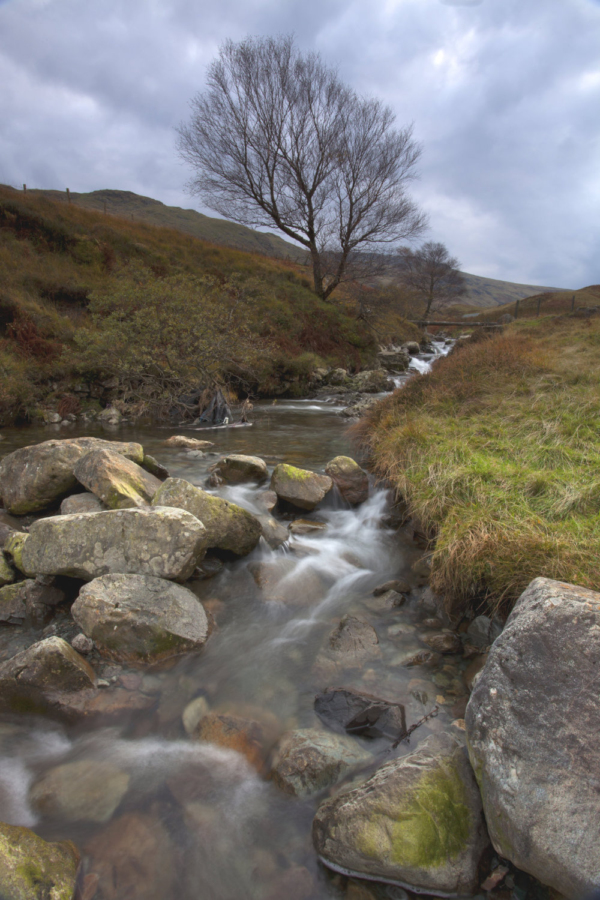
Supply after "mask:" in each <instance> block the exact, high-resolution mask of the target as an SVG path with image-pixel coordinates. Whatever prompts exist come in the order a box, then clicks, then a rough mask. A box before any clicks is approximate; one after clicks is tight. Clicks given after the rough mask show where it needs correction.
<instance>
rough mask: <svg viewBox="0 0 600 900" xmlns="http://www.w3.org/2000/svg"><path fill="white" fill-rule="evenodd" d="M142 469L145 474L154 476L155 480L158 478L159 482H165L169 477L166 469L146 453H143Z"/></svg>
mask: <svg viewBox="0 0 600 900" xmlns="http://www.w3.org/2000/svg"><path fill="white" fill-rule="evenodd" d="M142 468H144V469H145V470H146V472H150V474H151V475H154V476H155V477H156V478H158V480H159V481H166V480H167V478H170V477H171V476H170V474H169V470H168V469H167V467H166V466H163V464H162V463H160V462H159V461H158V460H157V459H155V458H154V457H153V456H150V454H148V453H144V459H143V460H142Z"/></svg>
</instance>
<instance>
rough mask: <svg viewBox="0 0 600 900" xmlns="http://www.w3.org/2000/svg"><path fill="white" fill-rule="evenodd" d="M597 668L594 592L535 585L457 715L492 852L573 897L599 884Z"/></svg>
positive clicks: (599, 626)
mask: <svg viewBox="0 0 600 900" xmlns="http://www.w3.org/2000/svg"><path fill="white" fill-rule="evenodd" d="M599 666H600V593H596V592H595V591H589V590H586V589H585V588H581V587H577V586H574V585H571V584H564V583H562V582H558V581H552V580H550V579H547V578H536V579H535V581H532V582H531V584H530V585H529V587H528V588H527V589H526V590H525V592H524V593H523V594H522V595H521V597H520V599H519V600H518V601H517V604H516V606H515V608H514V610H513V612H512V613H511V615H510V616H509V618H508V621H507V622H506V626H505V628H504V631H503V632H502V634H501V635H500V636H499V637H498V638H497V640H496V641H495V643H494V644H493V646H492V648H491V650H490V653H489V657H488V660H487V663H486V665H485V668H484V669H483V671H482V673H481V675H480V676H479V679H478V681H477V682H476V684H475V687H474V689H473V693H472V695H471V699H470V701H469V705H468V707H467V713H466V717H465V721H466V726H467V737H468V745H469V753H470V757H471V761H472V764H473V768H474V770H475V773H476V775H477V779H478V781H479V785H480V788H481V794H482V797H483V804H484V810H485V814H486V819H487V822H488V827H489V831H490V837H491V839H492V842H493V844H494V847H495V848H496V850H497V852H498V853H500V854H501V855H502V856H503V857H504V858H506V859H509V860H511V862H513V863H514V864H515V865H516V866H518V867H519V868H520V869H523V870H525V871H526V872H529V873H530V874H532V875H535V876H536V877H537V878H539V879H540V881H542V882H543V883H544V884H547V885H550V886H551V887H553V888H554V889H556V890H558V891H560V892H561V893H562V894H564V895H565V896H567V897H573V898H575V897H580V896H583V895H584V894H585V893H586V892H589V891H591V890H592V889H593V888H595V887H596V886H597V884H598V847H599V845H600V843H599V842H600V835H599V832H598V821H599V820H600V811H599V802H598V800H597V797H598V790H597V776H596V773H597V772H598V771H599V770H600V748H599V746H598V742H597V740H596V739H595V738H594V739H592V738H591V736H592V735H596V734H597V733H598V731H599V729H600V703H599V702H598V696H597V692H596V690H595V688H594V689H592V685H596V684H597V678H598V671H599V668H598V667H599Z"/></svg>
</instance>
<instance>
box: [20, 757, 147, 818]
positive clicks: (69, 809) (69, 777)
mask: <svg viewBox="0 0 600 900" xmlns="http://www.w3.org/2000/svg"><path fill="white" fill-rule="evenodd" d="M128 786H129V775H127V774H126V773H125V772H121V771H119V769H117V768H116V767H115V766H112V765H110V763H106V762H102V761H97V760H93V761H92V760H82V761H80V762H71V763H66V764H65V765H62V766H57V767H56V768H54V769H49V770H48V771H47V772H46V773H45V774H44V775H43V776H42V778H40V779H39V780H38V781H37V782H36V783H35V784H34V785H33V787H32V788H31V791H30V794H29V797H30V801H31V803H32V804H33V807H34V809H36V810H37V811H38V812H39V813H41V814H42V815H45V816H49V817H51V818H56V817H59V818H60V817H63V818H67V819H70V820H71V821H74V822H108V820H109V819H110V818H111V817H112V815H113V813H114V811H115V810H116V808H117V807H118V805H119V803H120V802H121V800H122V799H123V797H124V796H125V793H126V791H127V788H128Z"/></svg>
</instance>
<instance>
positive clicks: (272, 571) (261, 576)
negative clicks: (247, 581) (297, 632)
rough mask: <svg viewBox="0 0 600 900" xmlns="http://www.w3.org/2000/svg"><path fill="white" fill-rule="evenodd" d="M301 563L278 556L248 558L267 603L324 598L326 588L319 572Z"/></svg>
mask: <svg viewBox="0 0 600 900" xmlns="http://www.w3.org/2000/svg"><path fill="white" fill-rule="evenodd" d="M301 565H302V564H301V563H300V564H298V562H297V561H296V560H294V559H290V558H289V557H281V556H278V557H275V558H274V559H266V560H261V561H260V562H251V563H249V565H248V569H249V571H250V574H251V575H252V577H253V578H254V581H255V583H256V586H257V587H259V588H260V590H261V591H262V596H263V598H264V599H265V600H266V601H268V602H269V603H284V604H286V605H289V606H312V605H314V604H315V603H318V602H319V601H320V600H322V599H323V597H324V596H325V593H326V588H325V585H324V583H323V581H322V579H321V577H320V576H319V573H318V572H315V570H314V569H312V568H304V567H302V568H301Z"/></svg>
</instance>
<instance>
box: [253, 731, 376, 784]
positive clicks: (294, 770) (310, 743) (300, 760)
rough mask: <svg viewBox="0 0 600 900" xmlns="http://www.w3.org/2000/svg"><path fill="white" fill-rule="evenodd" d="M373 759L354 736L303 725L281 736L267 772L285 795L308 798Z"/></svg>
mask: <svg viewBox="0 0 600 900" xmlns="http://www.w3.org/2000/svg"><path fill="white" fill-rule="evenodd" d="M372 758H373V757H372V756H371V754H370V753H369V752H368V751H367V750H365V749H364V748H363V747H361V745H360V744H359V743H358V741H357V740H355V739H354V738H351V737H346V736H345V735H339V734H332V733H331V732H328V731H318V730H317V729H316V728H302V729H299V730H297V731H289V732H287V733H286V734H284V735H283V736H282V738H281V740H280V741H279V743H278V745H277V747H276V749H275V752H274V756H273V762H272V766H271V773H270V774H271V779H272V780H273V781H274V783H275V784H276V785H277V787H278V788H280V789H281V790H282V791H284V792H285V793H286V794H292V795H293V796H294V797H308V796H310V794H315V793H316V792H317V791H322V790H324V789H325V788H327V787H330V786H331V785H332V784H335V783H336V782H337V781H339V780H340V778H342V776H343V775H345V774H346V773H347V772H349V771H350V770H351V769H353V768H356V767H357V766H359V765H361V764H366V763H367V762H368V761H369V760H372Z"/></svg>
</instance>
